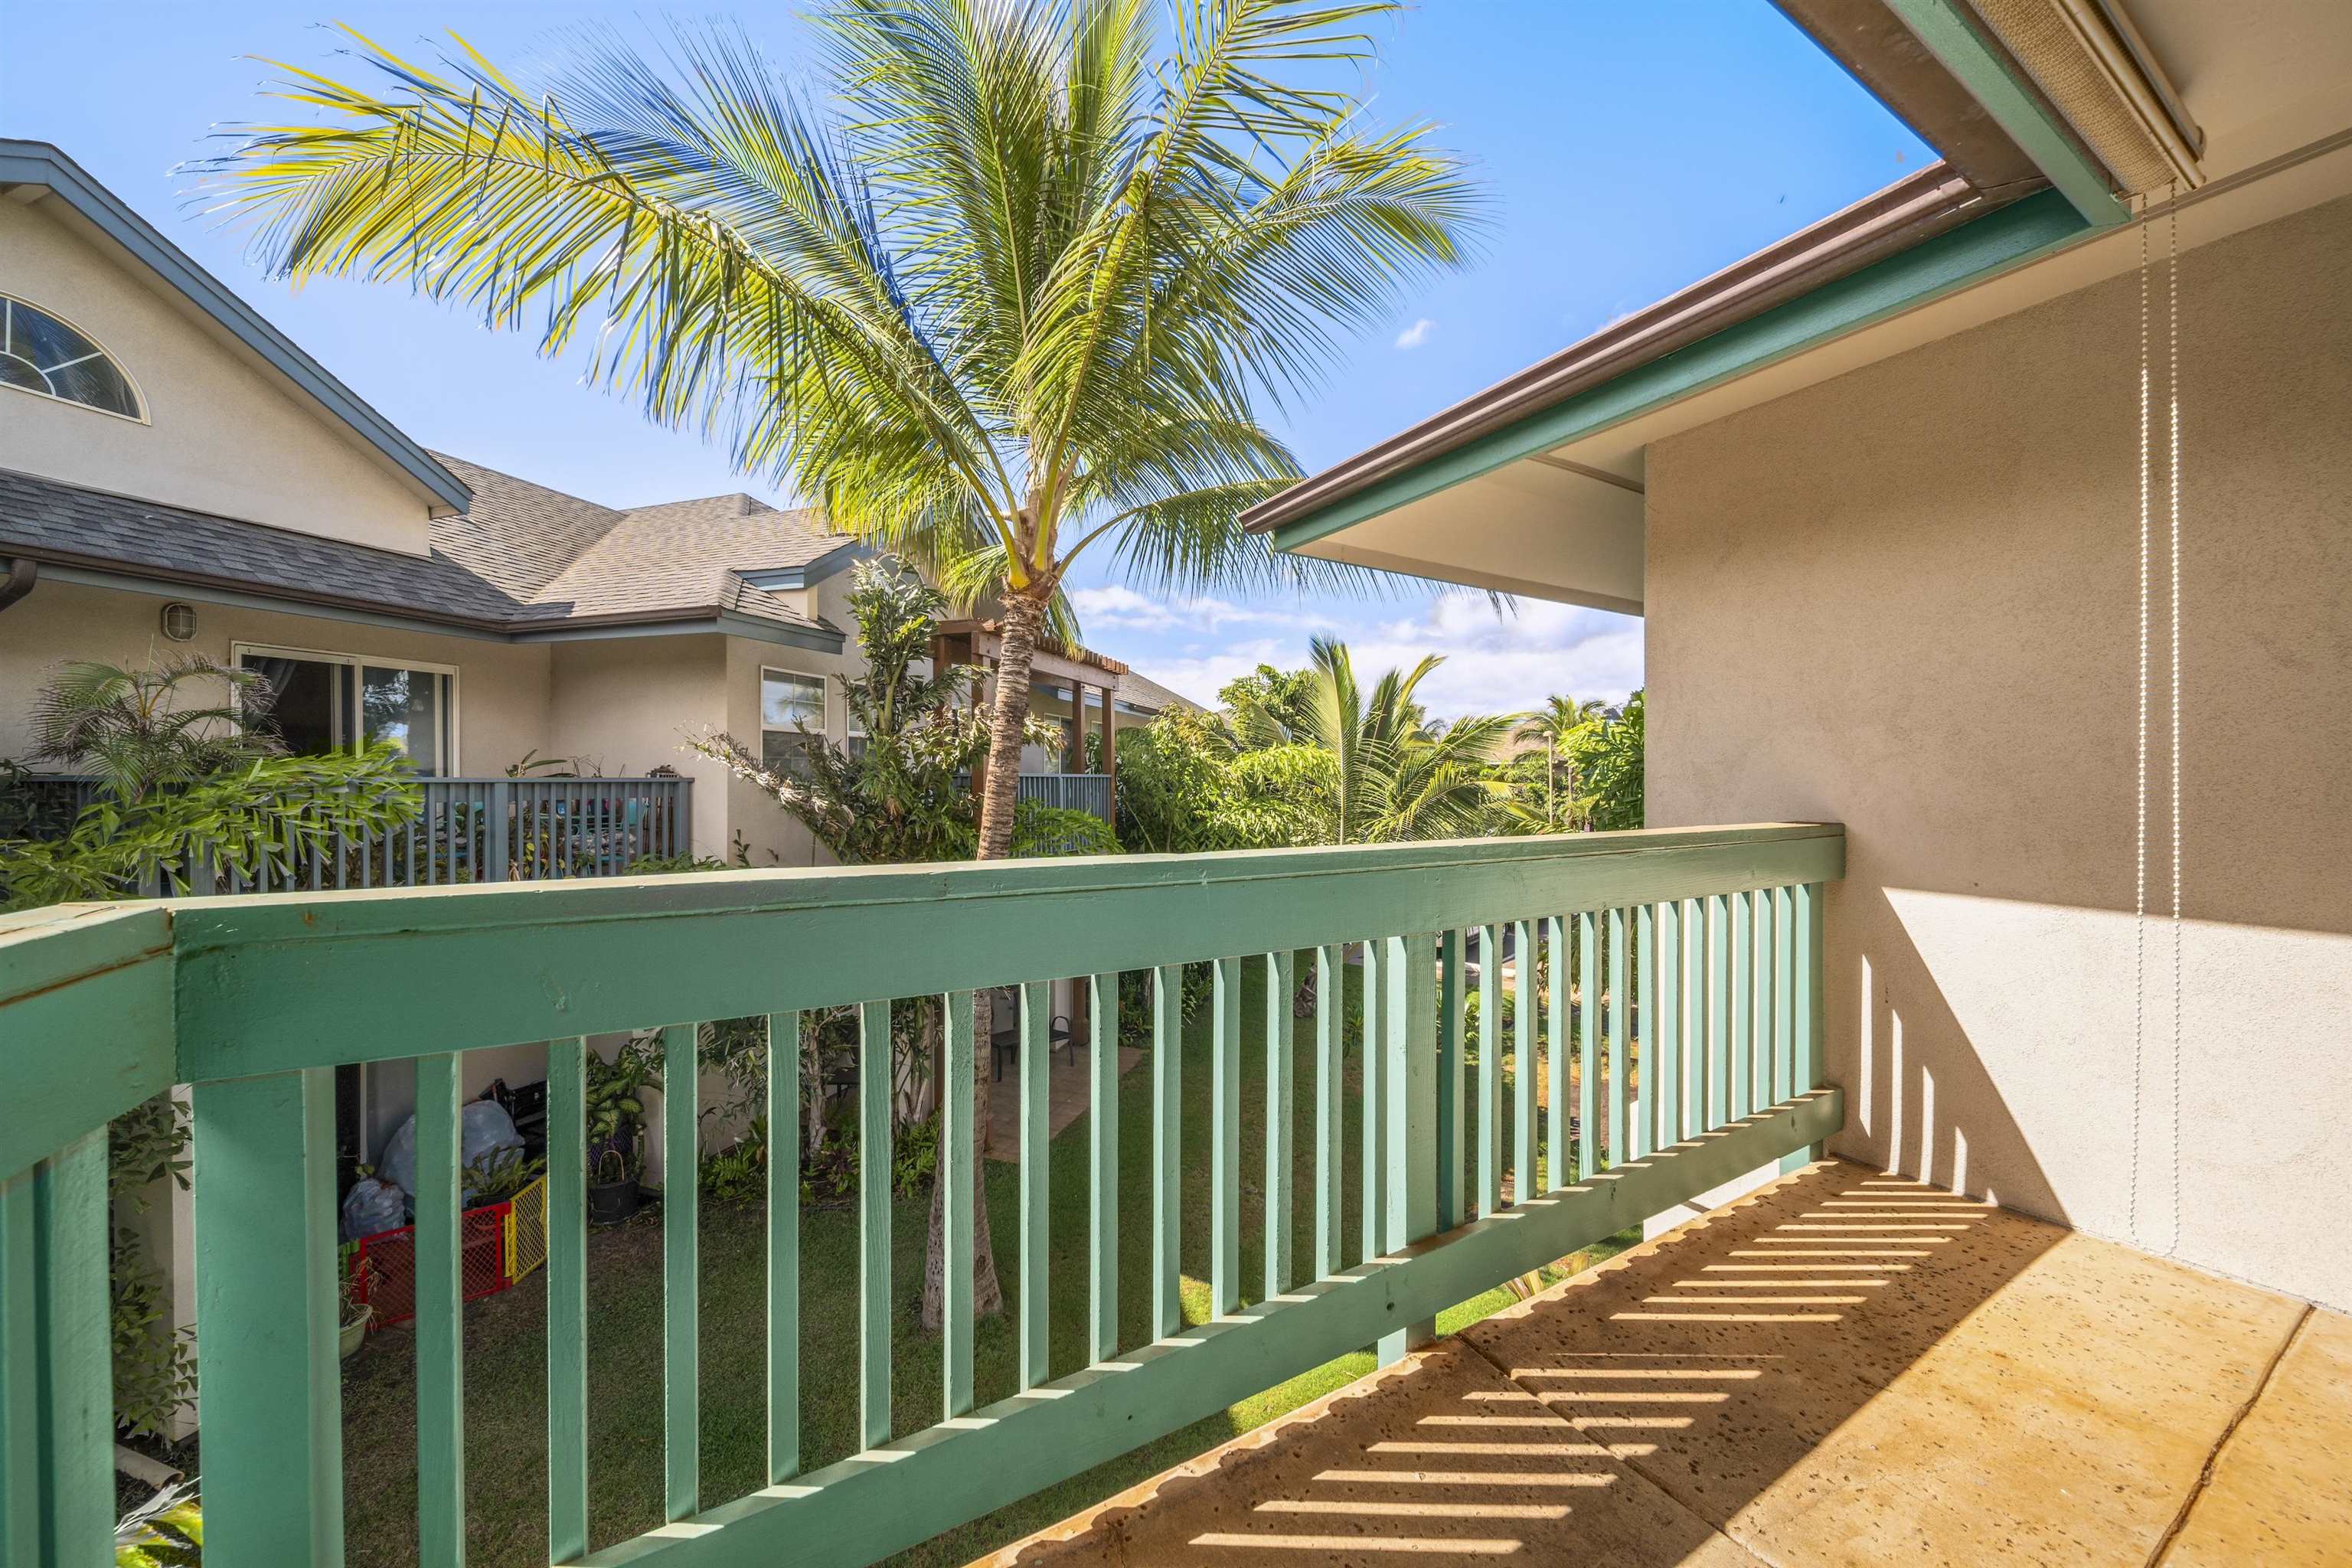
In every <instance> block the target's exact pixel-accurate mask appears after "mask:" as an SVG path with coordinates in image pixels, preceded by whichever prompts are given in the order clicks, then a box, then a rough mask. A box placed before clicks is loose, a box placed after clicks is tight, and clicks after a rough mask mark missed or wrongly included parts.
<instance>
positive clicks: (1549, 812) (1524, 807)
mask: <svg viewBox="0 0 2352 1568" xmlns="http://www.w3.org/2000/svg"><path fill="white" fill-rule="evenodd" d="M1609 711H1610V710H1609V704H1607V703H1606V702H1603V701H1601V700H1600V699H1598V698H1588V699H1586V700H1583V701H1581V702H1580V701H1578V700H1576V699H1575V698H1573V697H1570V696H1568V695H1566V694H1565V693H1561V694H1558V695H1554V696H1551V697H1547V698H1545V699H1544V704H1543V706H1542V707H1540V708H1538V709H1537V710H1535V711H1534V712H1532V713H1528V714H1524V715H1522V716H1521V717H1520V720H1519V721H1518V723H1517V726H1516V727H1514V728H1513V729H1512V731H1511V739H1512V740H1513V741H1514V742H1517V743H1518V744H1520V745H1523V746H1528V747H1530V748H1532V747H1534V746H1537V745H1540V746H1542V747H1543V749H1544V771H1543V807H1542V809H1541V810H1540V811H1537V810H1535V809H1533V808H1532V807H1530V806H1528V804H1527V803H1526V802H1524V801H1519V800H1514V801H1512V802H1511V803H1510V805H1509V806H1508V807H1507V810H1508V811H1509V812H1510V815H1511V816H1512V817H1513V819H1514V820H1515V821H1516V822H1517V823H1518V824H1519V825H1520V826H1521V827H1522V829H1523V830H1524V831H1528V832H1535V833H1558V832H1559V831H1560V830H1561V829H1562V828H1563V827H1565V828H1569V829H1571V830H1573V829H1574V828H1575V827H1576V826H1577V825H1578V823H1577V816H1576V809H1575V807H1576V768H1575V764H1574V763H1573V762H1572V761H1571V760H1570V756H1569V747H1568V738H1569V737H1570V735H1572V734H1574V733H1575V732H1576V731H1579V730H1581V729H1583V728H1584V727H1585V726H1586V725H1587V724H1593V723H1599V722H1601V721H1605V720H1606V719H1607V718H1608V717H1609ZM1562 773H1566V774H1567V780H1566V785H1567V793H1568V796H1569V819H1568V820H1567V821H1565V822H1562V821H1561V820H1560V816H1559V799H1560V793H1561V784H1562V781H1561V774H1562Z"/></svg>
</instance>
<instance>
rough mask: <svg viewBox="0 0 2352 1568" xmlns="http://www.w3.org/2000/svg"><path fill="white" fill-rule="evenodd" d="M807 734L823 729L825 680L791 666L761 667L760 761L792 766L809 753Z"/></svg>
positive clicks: (773, 766) (784, 766)
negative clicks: (805, 733)
mask: <svg viewBox="0 0 2352 1568" xmlns="http://www.w3.org/2000/svg"><path fill="white" fill-rule="evenodd" d="M803 729H805V730H806V731H808V734H812V735H822V734H824V679H823V678H822V677H819V676H814V675H803V674H800V673H799V672H798V671H796V670H790V669H762V670H761V671H760V762H761V765H762V766H763V767H768V768H778V769H785V768H793V767H797V766H799V765H800V763H801V760H802V759H803V757H805V756H806V755H807V754H808V742H807V736H806V735H803V733H802V731H803Z"/></svg>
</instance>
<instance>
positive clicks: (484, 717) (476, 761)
mask: <svg viewBox="0 0 2352 1568" xmlns="http://www.w3.org/2000/svg"><path fill="white" fill-rule="evenodd" d="M167 602H169V601H168V597H167V595H161V594H157V595H148V594H136V593H129V592H123V591H119V590H116V589H111V588H93V587H89V586H86V585H84V584H77V583H62V582H58V581H56V580H55V579H53V578H50V577H44V578H43V579H42V580H41V582H40V584H39V585H38V586H37V587H36V588H35V589H34V590H33V592H32V594H31V595H29V596H28V597H26V599H24V600H23V601H21V602H20V603H18V604H17V605H15V606H14V607H12V608H11V609H9V610H8V611H7V612H6V613H5V614H0V757H21V756H23V755H24V754H25V752H26V748H27V746H28V745H29V743H30V742H29V738H28V732H27V730H26V713H27V710H28V708H29V706H30V704H31V701H32V699H33V694H34V693H35V692H36V691H37V690H38V689H39V688H40V686H41V684H42V682H43V681H44V680H46V679H47V678H48V676H49V673H50V672H51V671H52V670H54V669H55V668H57V666H58V664H60V663H62V662H64V661H66V660H68V659H103V660H106V661H108V662H110V663H114V664H121V665H126V666H129V667H131V668H144V667H145V666H146V665H147V664H149V663H150V662H151V661H152V660H160V659H163V658H168V657H170V656H171V655H173V654H174V653H180V652H199V653H207V654H210V655H212V656H213V657H214V658H218V659H224V660H226V659H227V658H229V657H230V650H231V648H232V647H233V646H234V645H236V644H240V643H245V644H261V645H265V646H268V647H286V648H295V649H302V650H307V651H310V652H313V653H329V654H344V655H350V656H352V657H356V658H371V659H379V660H382V661H383V662H384V663H386V664H393V665H398V664H403V663H415V664H426V665H446V666H452V667H454V668H456V669H457V770H456V771H457V772H459V773H473V774H482V773H503V772H505V771H506V768H507V766H508V764H509V763H515V762H518V761H520V759H521V758H522V756H523V754H524V753H525V752H530V751H531V750H533V749H534V748H536V749H537V750H538V751H539V752H540V754H541V755H542V756H544V755H546V753H547V750H548V706H549V684H548V677H549V658H548V655H549V652H550V650H549V649H548V648H547V647H542V646H532V645H529V644H514V643H506V642H498V641H492V640H490V639H488V638H482V637H445V636H439V635H436V634H435V633H431V632H424V631H410V630H404V629H399V628H394V627H389V626H363V625H361V624H358V623H355V622H349V621H339V620H331V619H328V618H325V617H323V616H300V615H292V614H288V613H286V612H282V611H276V610H259V609H247V608H243V607H239V606H235V605H209V604H198V605H195V612H196V635H195V637H194V640H193V641H190V642H187V643H184V644H183V643H173V642H168V641H166V640H164V638H163V635H162V633H161V631H160V630H159V629H158V617H159V616H160V613H161V611H162V609H163V605H165V604H166V603H167ZM216 695H217V693H214V694H212V696H208V697H206V699H205V700H213V698H214V697H216Z"/></svg>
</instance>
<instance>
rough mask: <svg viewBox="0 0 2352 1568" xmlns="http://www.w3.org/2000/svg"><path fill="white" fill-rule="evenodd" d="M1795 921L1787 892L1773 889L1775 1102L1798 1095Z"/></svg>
mask: <svg viewBox="0 0 2352 1568" xmlns="http://www.w3.org/2000/svg"><path fill="white" fill-rule="evenodd" d="M1794 927H1795V921H1794V920H1793V918H1792V913H1791V910H1790V899H1789V889H1786V888H1775V889H1772V1041H1773V1046H1772V1087H1773V1090H1774V1092H1773V1096H1772V1098H1773V1100H1775V1101H1781V1100H1787V1099H1789V1097H1790V1096H1791V1095H1793V1094H1795V1093H1796V1092H1797V1030H1796V1026H1795V1015H1796V999H1797V984H1796V956H1797V940H1796V931H1795V929H1794Z"/></svg>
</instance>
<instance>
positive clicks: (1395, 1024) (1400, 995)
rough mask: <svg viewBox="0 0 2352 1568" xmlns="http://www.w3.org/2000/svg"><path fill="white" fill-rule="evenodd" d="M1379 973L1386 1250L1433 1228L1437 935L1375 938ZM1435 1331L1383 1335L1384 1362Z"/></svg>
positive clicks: (1428, 1327) (1431, 1326)
mask: <svg viewBox="0 0 2352 1568" xmlns="http://www.w3.org/2000/svg"><path fill="white" fill-rule="evenodd" d="M1378 945H1379V946H1380V947H1381V950H1382V952H1381V964H1380V970H1379V973H1380V980H1381V989H1382V990H1383V991H1384V992H1385V993H1386V994H1387V1005H1385V1006H1383V1007H1382V1008H1381V1025H1382V1027H1383V1032H1384V1033H1385V1034H1386V1036H1387V1055H1388V1063H1387V1070H1386V1071H1384V1072H1383V1073H1382V1074H1381V1079H1382V1080H1383V1083H1382V1088H1383V1089H1384V1090H1385V1091H1386V1095H1387V1104H1386V1106H1385V1107H1384V1109H1385V1110H1386V1111H1387V1113H1388V1137H1387V1139H1386V1140H1385V1142H1386V1145H1387V1147H1386V1150H1385V1155H1386V1159H1387V1163H1388V1181H1387V1184H1386V1185H1387V1198H1388V1225H1387V1237H1386V1245H1385V1247H1383V1250H1384V1251H1387V1252H1391V1253H1393V1252H1402V1251H1403V1250H1404V1249H1405V1247H1409V1246H1411V1245H1412V1243H1414V1242H1416V1241H1419V1240H1421V1239H1422V1238H1423V1237H1430V1236H1434V1235H1436V1234H1437V1100H1438V1090H1437V1078H1438V1060H1437V938H1436V936H1435V935H1434V934H1433V933H1423V934H1421V935H1417V936H1392V937H1389V938H1387V939H1385V940H1384V941H1382V942H1380V943H1379V944H1378ZM1436 1338H1437V1320H1436V1319H1435V1318H1433V1317H1431V1318H1424V1319H1423V1320H1421V1321H1418V1322H1415V1323H1412V1324H1408V1325H1406V1326H1404V1327H1402V1328H1400V1329H1398V1330H1396V1331H1393V1332H1391V1333H1387V1334H1383V1335H1381V1343H1380V1359H1381V1365H1382V1366H1390V1365H1393V1364H1394V1363H1397V1362H1399V1361H1401V1360H1402V1359H1403V1357H1404V1353H1405V1352H1406V1351H1407V1350H1409V1349H1411V1348H1412V1347H1413V1346H1415V1345H1423V1344H1427V1343H1429V1342H1431V1341H1433V1340H1434V1339H1436Z"/></svg>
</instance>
